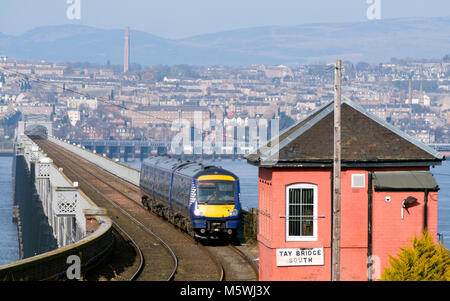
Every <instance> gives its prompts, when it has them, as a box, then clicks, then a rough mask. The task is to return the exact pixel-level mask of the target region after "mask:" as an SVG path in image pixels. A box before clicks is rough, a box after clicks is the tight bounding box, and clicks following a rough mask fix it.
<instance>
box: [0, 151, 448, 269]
mask: <svg viewBox="0 0 450 301" xmlns="http://www.w3.org/2000/svg"><path fill="white" fill-rule="evenodd" d="M125 163H126V164H128V165H129V166H132V167H134V168H137V169H140V166H141V161H140V160H135V161H131V162H125ZM204 163H208V164H213V165H217V166H222V167H223V168H225V169H227V170H230V171H231V172H233V173H235V174H236V175H237V176H238V177H239V179H240V181H241V199H242V205H243V207H244V208H245V209H249V208H253V207H255V208H256V207H258V168H257V167H255V166H253V165H249V164H247V162H246V161H245V160H236V161H232V160H222V161H215V162H210V161H205V162H204ZM11 165H12V157H0V265H2V264H6V263H10V262H14V261H16V260H18V259H19V247H18V239H17V227H16V225H15V224H14V223H13V222H12V205H13V202H12V182H11ZM431 172H432V173H433V174H434V176H435V178H436V181H437V182H438V184H439V187H440V191H439V201H438V233H441V234H443V239H444V244H445V246H446V248H447V249H450V160H448V161H444V162H443V164H442V166H437V167H435V168H432V169H431Z"/></svg>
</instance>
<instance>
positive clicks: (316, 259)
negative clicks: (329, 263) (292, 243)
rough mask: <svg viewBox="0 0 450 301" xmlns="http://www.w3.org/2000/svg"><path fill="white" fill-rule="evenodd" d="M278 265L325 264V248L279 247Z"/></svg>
mask: <svg viewBox="0 0 450 301" xmlns="http://www.w3.org/2000/svg"><path fill="white" fill-rule="evenodd" d="M276 252H277V266H279V267H285V266H296V265H324V259H323V258H324V255H323V248H312V249H300V248H291V249H277V251H276Z"/></svg>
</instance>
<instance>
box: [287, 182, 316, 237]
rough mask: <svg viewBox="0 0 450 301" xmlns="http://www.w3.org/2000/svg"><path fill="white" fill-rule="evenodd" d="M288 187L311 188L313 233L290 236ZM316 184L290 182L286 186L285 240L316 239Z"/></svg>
mask: <svg viewBox="0 0 450 301" xmlns="http://www.w3.org/2000/svg"><path fill="white" fill-rule="evenodd" d="M290 189H313V198H314V199H313V206H314V208H313V235H312V236H292V235H289V190H290ZM317 199H318V196H317V185H315V184H309V183H296V184H290V185H287V186H286V197H285V206H286V210H285V212H286V216H285V231H286V233H285V235H286V241H317V230H318V229H317V226H318V225H317V224H318V223H317V211H318V208H317Z"/></svg>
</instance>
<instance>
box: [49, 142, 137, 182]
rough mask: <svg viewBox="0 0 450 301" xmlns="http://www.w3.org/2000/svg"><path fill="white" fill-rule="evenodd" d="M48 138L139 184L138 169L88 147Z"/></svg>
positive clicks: (114, 173) (112, 172)
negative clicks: (94, 151)
mask: <svg viewBox="0 0 450 301" xmlns="http://www.w3.org/2000/svg"><path fill="white" fill-rule="evenodd" d="M48 140H49V141H50V142H53V143H55V144H56V145H59V146H61V147H63V148H65V149H67V150H68V151H71V152H73V153H74V154H76V155H79V156H80V157H82V158H84V159H86V160H87V161H89V162H91V163H93V164H95V165H97V166H99V167H101V168H103V169H104V170H106V171H108V172H109V173H111V174H113V175H115V176H117V177H120V178H122V179H123V180H125V181H127V182H129V183H131V184H134V185H136V186H139V177H140V171H139V170H137V169H134V168H132V167H129V166H127V165H125V164H122V163H120V162H116V161H113V160H111V159H109V158H107V157H104V156H102V155H99V154H96V153H93V152H91V151H90V150H88V149H84V148H82V147H81V146H77V145H73V144H70V143H68V142H65V141H63V140H59V139H57V138H55V137H51V136H49V137H48Z"/></svg>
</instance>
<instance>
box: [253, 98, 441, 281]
mask: <svg viewBox="0 0 450 301" xmlns="http://www.w3.org/2000/svg"><path fill="white" fill-rule="evenodd" d="M333 112H334V103H333V102H331V103H329V104H328V105H326V106H324V107H322V108H321V109H319V110H317V111H316V112H315V113H314V114H312V115H310V116H308V117H307V118H305V119H304V120H302V121H301V122H299V123H297V124H295V125H294V126H292V127H290V128H288V129H287V130H286V131H284V132H283V133H282V134H281V135H280V136H279V138H278V142H276V141H272V142H270V143H269V144H268V145H267V146H266V148H260V149H259V150H258V151H256V152H254V153H252V154H250V155H248V156H247V157H246V158H247V162H248V163H250V164H252V165H256V166H258V167H259V217H258V218H259V225H258V227H259V233H258V245H259V267H260V269H259V270H260V280H263V281H265V280H272V281H273V280H286V281H292V280H295V281H297V280H308V281H310V280H322V281H328V280H331V279H332V278H331V277H332V243H333V229H332V218H333V200H332V199H333V174H332V173H333V158H334V155H333V150H334V139H333V130H334V114H333ZM341 118H342V120H341V125H342V130H341V139H342V140H341V147H342V152H341V154H342V157H341V159H342V160H341V164H342V169H341V171H342V172H341V235H340V269H339V271H340V280H362V281H364V280H376V279H378V278H379V277H380V276H381V273H382V271H383V269H384V268H385V267H386V266H388V265H389V255H392V256H396V255H397V254H398V253H399V251H400V249H399V248H400V247H406V246H410V239H412V238H413V237H414V235H418V236H420V235H421V234H422V233H423V232H424V230H427V231H428V232H429V233H430V234H431V236H432V237H434V238H435V239H436V237H437V208H438V206H437V200H438V190H439V187H438V185H437V184H436V181H435V179H434V177H433V175H432V173H431V172H430V167H431V166H434V165H440V164H441V162H442V160H444V159H445V158H444V157H443V156H442V155H441V154H440V153H438V152H436V151H435V150H433V149H431V148H430V147H428V146H426V145H425V144H423V143H421V142H419V141H416V140H414V139H412V138H411V137H409V136H407V135H406V134H405V133H403V132H401V131H400V130H398V129H396V128H395V127H393V126H392V125H391V124H389V123H387V122H385V121H383V120H381V119H379V118H378V117H376V116H375V115H372V114H370V113H368V112H366V111H365V110H364V109H363V108H362V107H360V106H359V105H357V104H355V103H353V102H351V101H349V100H347V101H344V102H343V103H342V107H341Z"/></svg>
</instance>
